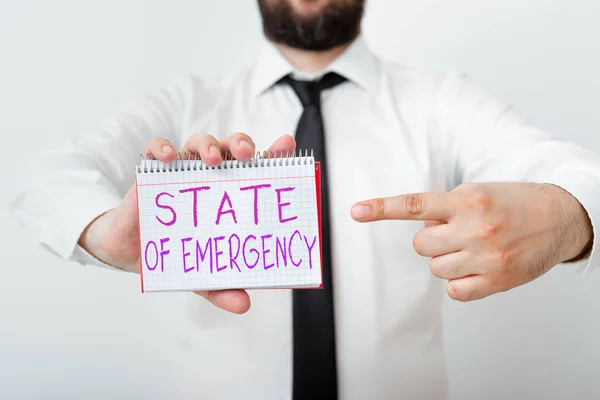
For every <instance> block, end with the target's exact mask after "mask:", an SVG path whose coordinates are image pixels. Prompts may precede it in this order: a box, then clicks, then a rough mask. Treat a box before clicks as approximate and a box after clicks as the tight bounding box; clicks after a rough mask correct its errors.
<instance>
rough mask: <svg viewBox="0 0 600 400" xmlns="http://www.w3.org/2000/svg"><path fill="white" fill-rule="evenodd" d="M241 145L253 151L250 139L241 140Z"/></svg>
mask: <svg viewBox="0 0 600 400" xmlns="http://www.w3.org/2000/svg"><path fill="white" fill-rule="evenodd" d="M238 144H239V145H240V147H243V148H245V149H248V150H250V151H252V145H251V144H250V142H249V141H247V140H243V139H242V140H240V143H238Z"/></svg>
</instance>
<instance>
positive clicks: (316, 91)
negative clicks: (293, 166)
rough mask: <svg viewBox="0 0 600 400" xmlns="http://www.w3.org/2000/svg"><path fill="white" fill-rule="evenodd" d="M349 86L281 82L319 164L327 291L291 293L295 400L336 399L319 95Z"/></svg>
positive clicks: (301, 140)
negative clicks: (294, 99)
mask: <svg viewBox="0 0 600 400" xmlns="http://www.w3.org/2000/svg"><path fill="white" fill-rule="evenodd" d="M345 80H346V79H345V78H343V77H341V76H340V75H338V74H335V73H328V74H326V75H325V76H324V77H323V78H322V79H321V80H319V81H297V80H294V79H292V78H291V77H289V76H286V77H284V78H283V79H282V80H281V81H280V83H286V84H288V85H290V86H291V87H292V89H293V90H294V92H295V93H296V95H297V96H298V98H299V99H300V102H301V103H302V106H303V108H304V111H303V112H302V115H301V116H300V120H299V122H298V126H297V128H296V148H297V149H302V150H309V151H310V150H312V151H313V152H314V157H315V161H319V162H320V163H321V219H322V223H321V229H322V243H321V245H322V252H323V265H322V268H323V289H321V290H295V291H294V292H293V313H294V317H293V326H294V353H293V355H294V358H293V360H294V364H293V371H294V373H293V379H294V380H293V398H294V399H296V400H304V399H336V398H337V368H336V355H335V325H334V314H333V287H332V272H331V249H330V231H329V194H328V180H327V163H326V158H325V154H326V153H325V135H324V129H323V118H322V115H321V91H323V90H325V89H329V88H332V87H333V86H336V85H338V84H340V83H342V82H344V81H345Z"/></svg>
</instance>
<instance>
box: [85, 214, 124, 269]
mask: <svg viewBox="0 0 600 400" xmlns="http://www.w3.org/2000/svg"><path fill="white" fill-rule="evenodd" d="M112 213H114V210H110V211H107V212H105V213H104V214H101V215H99V216H98V217H96V219H94V220H93V221H92V222H90V223H89V224H88V226H87V227H86V228H85V229H84V230H83V232H82V233H81V236H80V237H79V241H78V242H77V244H78V245H79V246H81V248H82V249H83V250H85V251H86V252H87V253H88V254H89V255H91V256H92V257H94V258H96V259H97V260H99V261H101V262H103V263H105V264H108V265H110V266H115V265H114V262H112V260H111V257H110V255H109V253H108V252H107V251H106V249H105V247H106V246H105V242H106V237H107V234H108V231H109V226H110V219H111V214H112Z"/></svg>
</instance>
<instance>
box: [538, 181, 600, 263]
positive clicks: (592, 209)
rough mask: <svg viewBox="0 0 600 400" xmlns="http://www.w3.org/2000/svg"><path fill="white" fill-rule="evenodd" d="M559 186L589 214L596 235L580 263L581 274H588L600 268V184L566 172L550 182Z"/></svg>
mask: <svg viewBox="0 0 600 400" xmlns="http://www.w3.org/2000/svg"><path fill="white" fill-rule="evenodd" d="M549 183H552V184H553V185H556V186H559V187H561V188H562V189H564V190H566V191H567V192H569V193H570V194H571V195H572V196H573V197H575V198H576V199H577V200H578V201H579V203H580V204H581V205H582V206H583V208H584V209H585V211H586V212H587V213H588V217H589V218H590V221H591V223H592V232H593V235H594V239H593V243H592V249H591V251H590V252H589V253H588V256H587V257H586V258H584V259H583V260H581V261H580V263H581V268H580V270H579V272H580V273H583V274H585V273H587V272H590V271H592V270H593V269H595V268H598V267H599V266H600V251H599V250H598V246H599V244H600V238H599V237H598V236H599V235H600V184H599V183H598V181H597V180H595V179H594V178H592V177H591V176H589V175H586V174H584V173H578V172H564V173H559V174H556V175H554V176H553V179H552V180H551V181H550V182H549Z"/></svg>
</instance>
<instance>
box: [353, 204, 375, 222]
mask: <svg viewBox="0 0 600 400" xmlns="http://www.w3.org/2000/svg"><path fill="white" fill-rule="evenodd" d="M369 214H371V207H369V206H365V205H357V206H354V207H352V209H351V210H350V215H351V216H352V218H354V219H365V218H367V217H368V216H369Z"/></svg>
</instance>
